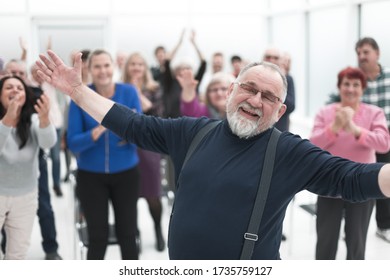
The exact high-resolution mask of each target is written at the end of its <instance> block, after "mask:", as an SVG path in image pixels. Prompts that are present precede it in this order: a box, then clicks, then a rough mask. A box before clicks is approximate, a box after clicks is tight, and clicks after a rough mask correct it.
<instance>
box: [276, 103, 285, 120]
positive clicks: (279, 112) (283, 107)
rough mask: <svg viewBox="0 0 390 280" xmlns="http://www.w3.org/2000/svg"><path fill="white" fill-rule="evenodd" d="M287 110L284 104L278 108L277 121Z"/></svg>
mask: <svg viewBox="0 0 390 280" xmlns="http://www.w3.org/2000/svg"><path fill="white" fill-rule="evenodd" d="M286 110H287V106H286V104H282V105H281V106H280V108H279V111H278V120H279V119H280V118H281V117H282V116H283V115H284V113H285V112H286Z"/></svg>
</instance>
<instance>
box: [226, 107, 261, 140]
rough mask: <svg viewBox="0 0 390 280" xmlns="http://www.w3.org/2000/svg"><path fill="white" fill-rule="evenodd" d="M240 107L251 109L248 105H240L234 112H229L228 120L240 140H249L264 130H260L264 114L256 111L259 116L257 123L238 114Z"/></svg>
mask: <svg viewBox="0 0 390 280" xmlns="http://www.w3.org/2000/svg"><path fill="white" fill-rule="evenodd" d="M240 107H243V108H245V107H250V106H249V105H248V104H242V105H240V106H239V107H238V108H237V109H236V110H234V112H231V111H230V110H228V112H227V120H228V122H229V126H230V129H231V130H232V132H233V133H234V134H235V135H237V136H238V137H240V138H244V139H248V138H251V137H253V136H256V135H258V134H259V133H260V132H262V130H261V129H260V122H261V120H262V117H263V112H262V111H260V110H256V111H257V114H258V115H259V119H258V120H257V121H254V120H249V119H247V118H245V117H243V116H241V115H240V114H239V113H238V109H239V108H240Z"/></svg>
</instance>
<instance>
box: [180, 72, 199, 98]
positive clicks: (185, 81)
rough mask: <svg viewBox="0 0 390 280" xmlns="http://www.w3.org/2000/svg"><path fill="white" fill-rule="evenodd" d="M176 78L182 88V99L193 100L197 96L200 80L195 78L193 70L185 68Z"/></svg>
mask: <svg viewBox="0 0 390 280" xmlns="http://www.w3.org/2000/svg"><path fill="white" fill-rule="evenodd" d="M176 79H177V81H178V82H179V84H180V86H181V88H182V94H181V99H182V100H183V101H185V102H191V101H192V100H194V98H195V96H196V86H197V85H198V83H199V82H198V81H197V80H195V79H194V75H193V73H192V71H189V70H188V69H183V70H181V71H180V72H179V74H178V75H176Z"/></svg>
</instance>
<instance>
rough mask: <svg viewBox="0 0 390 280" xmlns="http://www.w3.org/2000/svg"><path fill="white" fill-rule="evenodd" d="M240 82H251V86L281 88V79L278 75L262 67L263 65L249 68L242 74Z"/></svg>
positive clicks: (270, 69) (274, 71)
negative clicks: (265, 85) (266, 85)
mask: <svg viewBox="0 0 390 280" xmlns="http://www.w3.org/2000/svg"><path fill="white" fill-rule="evenodd" d="M240 80H241V81H242V82H245V81H251V83H253V84H259V85H260V84H261V85H264V84H268V85H272V86H275V87H277V88H279V87H280V88H283V79H282V77H281V76H280V74H279V73H278V72H277V71H276V70H274V69H272V68H268V67H264V66H263V65H257V66H253V67H251V68H249V69H248V70H247V71H246V72H244V73H243V75H242V77H241V79H240Z"/></svg>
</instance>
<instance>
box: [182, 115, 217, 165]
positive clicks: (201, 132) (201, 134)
mask: <svg viewBox="0 0 390 280" xmlns="http://www.w3.org/2000/svg"><path fill="white" fill-rule="evenodd" d="M220 122H221V121H215V122H210V123H208V124H206V125H205V126H204V127H202V128H201V129H200V130H199V131H198V133H197V134H196V135H195V137H194V139H192V142H191V144H190V147H189V148H188V151H187V154H186V157H185V158H184V162H183V165H182V167H181V169H183V167H184V165H185V164H186V163H187V161H188V160H189V159H190V157H191V156H192V154H193V152H194V151H195V149H196V147H198V145H199V143H200V141H202V139H203V137H205V136H206V134H207V133H209V131H210V130H212V129H213V128H214V127H216V126H217V125H218V124H219V123H220Z"/></svg>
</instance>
